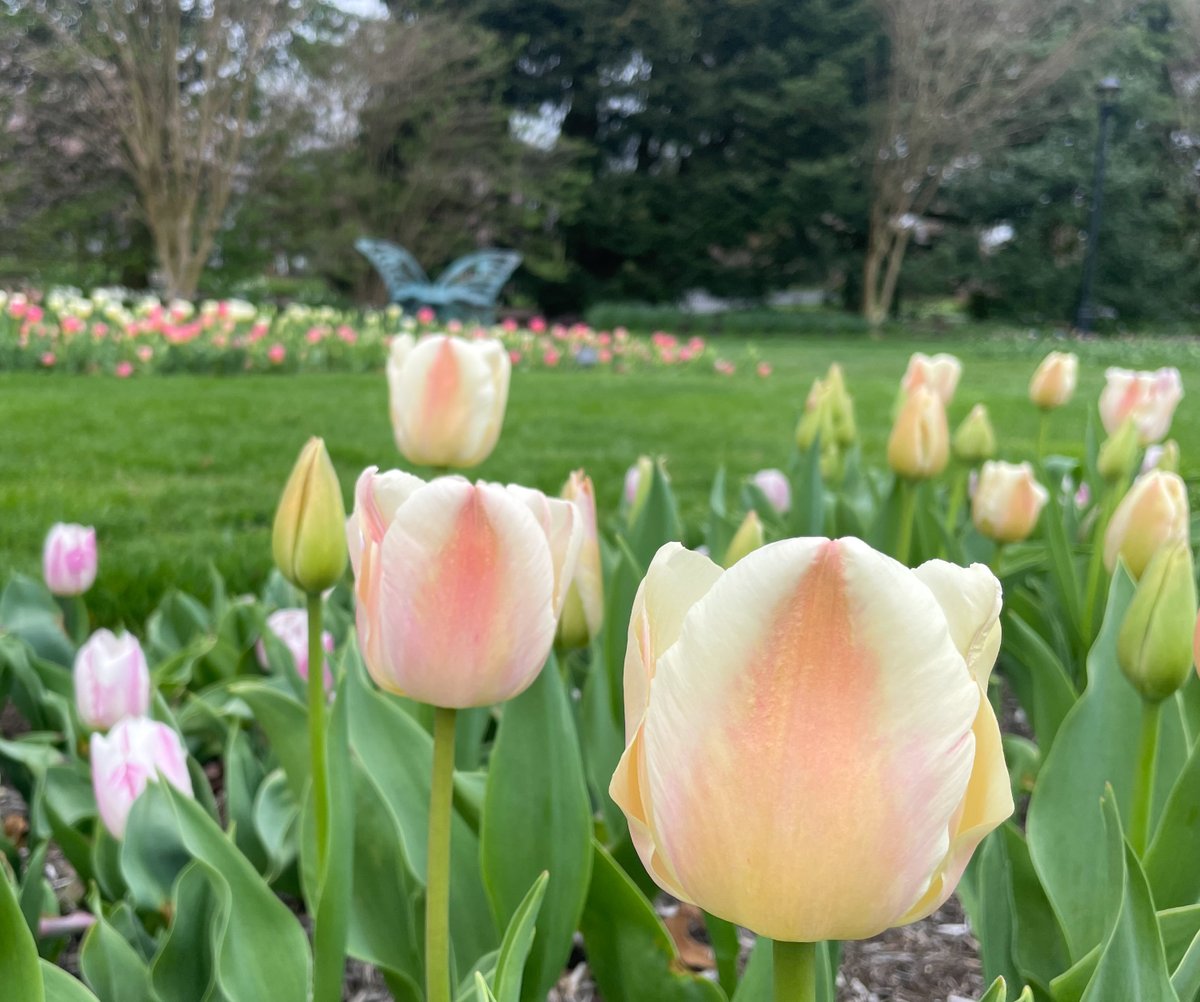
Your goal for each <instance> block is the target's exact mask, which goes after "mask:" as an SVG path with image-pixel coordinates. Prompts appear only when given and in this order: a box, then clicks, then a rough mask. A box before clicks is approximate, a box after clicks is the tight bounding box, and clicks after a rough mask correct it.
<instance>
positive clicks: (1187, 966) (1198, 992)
mask: <svg viewBox="0 0 1200 1002" xmlns="http://www.w3.org/2000/svg"><path fill="white" fill-rule="evenodd" d="M1171 987H1172V988H1174V989H1175V994H1176V995H1178V996H1179V999H1180V1002H1196V998H1197V997H1198V996H1200V932H1198V933H1196V936H1195V938H1194V939H1193V940H1192V942H1191V945H1190V946H1189V947H1188V948H1187V952H1186V953H1185V954H1184V955H1183V959H1182V960H1180V961H1179V965H1178V966H1177V967H1176V968H1175V970H1174V971H1173V972H1172V974H1171Z"/></svg>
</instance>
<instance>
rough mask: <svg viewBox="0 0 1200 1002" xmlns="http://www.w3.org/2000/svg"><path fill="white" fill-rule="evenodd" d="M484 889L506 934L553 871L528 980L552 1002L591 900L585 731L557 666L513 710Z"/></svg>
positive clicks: (501, 741) (497, 762) (494, 778)
mask: <svg viewBox="0 0 1200 1002" xmlns="http://www.w3.org/2000/svg"><path fill="white" fill-rule="evenodd" d="M480 847H481V852H482V860H483V877H484V886H485V887H486V888H487V892H488V898H489V900H490V901H491V905H492V913H493V915H494V916H495V918H496V921H497V924H498V925H500V926H505V925H507V924H508V922H509V921H511V918H512V916H513V914H514V913H515V912H516V910H517V908H518V907H519V906H520V905H521V903H522V900H523V899H524V897H525V893H526V891H527V889H528V888H529V885H530V884H531V883H532V882H533V881H535V880H536V879H537V877H538V874H540V873H541V872H542V871H543V870H549V872H550V885H549V888H548V889H547V891H546V898H545V901H544V902H543V903H542V909H541V914H540V917H539V919H538V925H537V936H536V937H535V939H534V943H533V949H532V951H531V953H530V958H529V968H528V970H527V971H526V972H525V987H524V989H523V991H522V996H521V997H522V998H523V999H525V1000H533V999H545V997H546V994H547V992H549V990H550V989H551V988H552V987H553V986H554V983H555V981H557V980H558V977H559V975H560V974H561V973H562V968H563V964H564V963H565V962H566V959H567V957H568V955H569V954H570V952H571V940H572V937H573V936H574V934H575V931H576V930H577V929H578V928H579V917H580V915H581V914H582V913H583V905H584V902H585V901H586V900H587V894H588V882H589V879H590V877H591V865H592V814H591V806H590V803H589V800H588V793H587V781H586V779H585V777H584V772H583V761H582V759H581V756H580V753H579V741H578V739H577V738H576V736H575V723H574V720H573V718H572V715H571V707H570V704H569V703H568V701H567V694H566V691H565V690H564V687H563V682H562V676H561V675H560V674H559V670H558V664H557V662H556V661H555V659H554V657H553V656H551V658H550V661H549V662H548V663H547V665H546V666H545V668H544V669H543V670H542V672H541V674H539V675H538V677H537V679H536V680H535V681H534V683H533V684H532V685H531V686H530V687H529V688H528V689H526V690H525V691H524V692H523V693H521V694H520V695H519V696H517V697H516V698H515V699H513V700H510V701H509V702H508V703H507V704H506V705H505V707H504V716H503V719H502V720H501V723H500V732H499V736H498V737H497V739H496V747H495V749H494V750H493V752H492V758H491V763H490V765H489V770H488V785H487V796H486V799H485V801H484V809H483V826H482V833H481V840H480Z"/></svg>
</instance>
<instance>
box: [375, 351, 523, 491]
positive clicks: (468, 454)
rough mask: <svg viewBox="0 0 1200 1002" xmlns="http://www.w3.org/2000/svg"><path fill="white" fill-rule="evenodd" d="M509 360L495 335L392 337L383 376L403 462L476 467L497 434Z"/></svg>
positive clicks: (509, 365) (504, 403)
mask: <svg viewBox="0 0 1200 1002" xmlns="http://www.w3.org/2000/svg"><path fill="white" fill-rule="evenodd" d="M511 368H512V366H511V362H510V359H509V356H508V354H507V352H505V350H504V348H503V347H502V346H501V344H500V342H499V341H497V340H495V339H493V338H488V339H486V340H483V341H466V340H464V339H462V338H456V337H447V336H446V335H444V334H432V335H429V336H426V337H423V338H421V340H419V341H415V340H414V339H413V337H412V336H411V335H409V334H403V335H401V336H400V337H398V338H396V339H395V340H394V341H393V342H392V349H391V353H390V354H389V356H388V363H387V378H388V389H389V396H390V399H391V414H392V430H393V431H394V433H395V436H396V445H397V446H398V447H399V449H400V452H401V453H402V454H403V455H404V457H405V458H406V459H407V460H408V461H409V462H410V463H416V464H419V465H426V466H452V467H458V468H462V467H469V466H477V465H479V464H480V463H482V462H483V461H484V460H485V459H487V457H488V456H489V455H490V454H491V452H492V449H494V448H495V447H496V442H497V440H498V439H499V437H500V427H501V425H502V424H503V423H504V410H505V407H506V406H507V404H508V383H509V375H510V372H511Z"/></svg>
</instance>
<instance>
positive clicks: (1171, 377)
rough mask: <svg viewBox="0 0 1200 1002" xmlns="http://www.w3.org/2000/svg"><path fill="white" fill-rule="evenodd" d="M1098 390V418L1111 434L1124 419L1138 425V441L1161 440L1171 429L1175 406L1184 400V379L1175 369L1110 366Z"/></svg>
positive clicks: (1151, 441)
mask: <svg viewBox="0 0 1200 1002" xmlns="http://www.w3.org/2000/svg"><path fill="white" fill-rule="evenodd" d="M1104 378H1105V385H1104V389H1103V391H1102V392H1101V393H1100V420H1101V422H1103V424H1104V430H1105V431H1106V432H1108V433H1109V434H1110V435H1111V434H1112V433H1113V432H1114V431H1116V430H1117V429H1118V428H1119V427H1120V426H1121V425H1122V424H1123V423H1124V421H1125V420H1126V419H1127V418H1132V419H1133V423H1134V424H1135V425H1136V426H1137V432H1138V442H1139V444H1141V445H1150V444H1151V443H1153V442H1161V441H1162V440H1163V439H1164V438H1166V437H1167V432H1169V431H1170V430H1171V419H1172V417H1174V414H1175V408H1176V407H1177V406H1178V405H1179V401H1180V400H1182V399H1183V379H1182V378H1181V377H1180V375H1179V370H1178V369H1175V368H1169V369H1159V370H1158V371H1156V372H1132V371H1130V370H1129V369H1115V368H1114V369H1109V370H1108V371H1107V372H1105V373H1104Z"/></svg>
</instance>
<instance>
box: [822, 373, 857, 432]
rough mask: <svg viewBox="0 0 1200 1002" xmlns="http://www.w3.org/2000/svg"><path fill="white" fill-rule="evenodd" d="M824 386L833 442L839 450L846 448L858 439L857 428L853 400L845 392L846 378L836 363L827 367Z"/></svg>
mask: <svg viewBox="0 0 1200 1002" xmlns="http://www.w3.org/2000/svg"><path fill="white" fill-rule="evenodd" d="M825 386H826V388H827V390H828V394H829V411H830V424H831V426H832V428H831V430H832V433H833V441H834V442H835V443H836V444H837V445H838V446H840V447H841V448H847V447H848V446H851V445H853V444H854V441H855V439H857V438H858V426H857V424H856V423H855V420H854V398H853V397H852V396H850V394H849V392H847V390H846V378H845V376H843V375H842V367H841V366H840V365H838V364H837V362H834V363H833V364H832V365H830V366H829V372H827V373H826V374H825Z"/></svg>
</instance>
